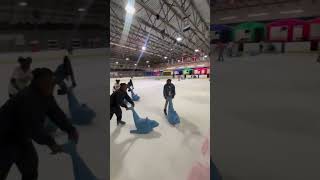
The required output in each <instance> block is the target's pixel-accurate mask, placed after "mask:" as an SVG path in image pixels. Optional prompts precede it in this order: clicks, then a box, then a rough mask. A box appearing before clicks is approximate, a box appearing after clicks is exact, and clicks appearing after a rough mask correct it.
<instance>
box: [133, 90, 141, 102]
mask: <svg viewBox="0 0 320 180" xmlns="http://www.w3.org/2000/svg"><path fill="white" fill-rule="evenodd" d="M131 98H132V100H133V101H139V99H140V96H138V95H137V94H135V93H134V92H133V90H131Z"/></svg>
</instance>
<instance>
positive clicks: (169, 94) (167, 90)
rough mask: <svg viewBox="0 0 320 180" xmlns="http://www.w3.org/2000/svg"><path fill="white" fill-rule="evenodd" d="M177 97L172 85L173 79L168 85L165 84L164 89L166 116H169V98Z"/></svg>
mask: <svg viewBox="0 0 320 180" xmlns="http://www.w3.org/2000/svg"><path fill="white" fill-rule="evenodd" d="M175 95H176V90H175V86H174V85H173V84H172V83H171V79H168V80H167V84H165V85H164V87H163V97H164V99H165V100H166V103H165V105H164V110H163V111H164V114H165V115H166V116H167V107H168V103H169V99H168V98H172V99H173V98H174V96H175Z"/></svg>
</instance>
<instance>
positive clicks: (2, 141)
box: [0, 68, 78, 180]
mask: <svg viewBox="0 0 320 180" xmlns="http://www.w3.org/2000/svg"><path fill="white" fill-rule="evenodd" d="M32 74H33V80H32V81H31V84H30V85H29V86H28V87H26V88H25V89H23V90H22V91H20V92H19V93H18V94H16V95H15V96H14V97H12V98H10V99H9V100H8V101H7V102H6V103H5V104H4V105H3V106H2V107H1V108H0V147H1V148H0V179H1V180H4V179H6V177H7V175H8V173H9V170H10V168H11V166H12V165H13V164H16V166H17V167H18V169H19V171H20V173H21V174H22V180H36V179H37V178H38V154H37V152H36V149H35V147H34V145H33V143H32V140H33V141H35V142H36V143H38V144H40V145H47V146H48V147H49V148H50V149H51V151H52V154H56V153H60V152H63V148H62V146H61V145H58V144H57V143H56V141H55V139H54V138H53V137H51V136H50V135H49V134H48V132H46V130H45V128H44V124H43V123H44V120H45V118H46V117H47V116H49V118H50V119H51V120H52V121H53V122H54V123H55V124H56V125H57V126H58V127H59V128H60V129H61V130H63V131H65V132H67V133H68V135H69V139H70V140H73V141H75V142H76V143H77V141H78V133H77V130H76V129H75V127H73V126H72V124H71V123H70V121H69V120H68V118H67V117H66V115H65V113H64V112H63V111H62V110H61V109H60V108H59V106H58V104H57V102H56V100H55V98H54V96H53V88H54V77H53V72H52V71H51V70H50V69H47V68H38V69H35V70H34V71H33V72H32Z"/></svg>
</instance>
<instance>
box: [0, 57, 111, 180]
mask: <svg viewBox="0 0 320 180" xmlns="http://www.w3.org/2000/svg"><path fill="white" fill-rule="evenodd" d="M17 57H18V55H17ZM62 58H63V57H61V59H57V60H48V61H39V60H35V63H34V64H33V65H32V67H33V68H35V67H49V68H51V69H53V70H54V69H55V68H56V67H57V66H58V64H60V63H61V62H62ZM71 62H72V64H73V68H74V73H75V77H76V81H77V84H78V87H77V88H76V89H75V90H74V93H75V94H76V96H77V98H78V99H79V101H81V102H82V103H87V105H88V106H89V107H90V108H92V109H94V110H95V112H96V118H95V119H94V120H93V124H92V125H89V126H79V127H78V130H79V135H80V139H79V144H78V152H79V154H80V156H81V157H82V159H83V161H84V162H85V163H86V165H87V166H88V167H89V168H90V170H91V171H92V173H93V174H94V175H95V176H96V177H98V178H99V179H106V177H107V174H106V172H107V171H106V168H107V163H108V159H107V154H106V152H107V149H106V148H107V144H106V141H105V140H104V139H106V138H107V137H108V136H107V133H106V127H107V124H106V123H108V120H109V119H106V103H107V102H106V96H107V93H106V89H107V84H106V83H105V77H104V75H105V73H106V67H107V62H106V61H105V57H102V56H101V57H86V58H82V57H77V58H72V57H71ZM0 64H1V65H0V72H1V73H0V74H1V76H0V82H1V83H2V85H1V88H0V104H1V105H2V104H3V103H4V102H5V100H7V97H8V90H7V89H8V88H7V87H8V83H9V78H10V75H11V73H12V70H13V68H14V67H15V66H16V64H15V63H8V62H5V63H1V62H0ZM57 101H58V103H59V104H60V106H61V107H63V109H64V111H65V112H69V109H68V103H67V97H66V96H58V97H57ZM58 141H60V142H61V143H65V142H66V138H65V137H64V136H63V134H62V133H60V134H59V137H58ZM36 148H37V150H38V152H39V159H40V168H39V180H57V179H61V180H62V179H67V180H72V179H73V170H72V161H71V158H70V156H69V155H67V154H59V155H50V150H49V149H48V148H47V147H46V146H39V145H36ZM17 177H20V174H19V173H18V172H17V169H16V168H15V167H13V168H12V169H11V171H10V174H9V177H8V180H17V179H19V178H17Z"/></svg>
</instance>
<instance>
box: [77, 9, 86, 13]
mask: <svg viewBox="0 0 320 180" xmlns="http://www.w3.org/2000/svg"><path fill="white" fill-rule="evenodd" d="M78 11H79V12H84V11H86V9H85V8H79V9H78Z"/></svg>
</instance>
